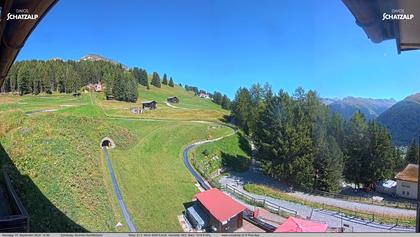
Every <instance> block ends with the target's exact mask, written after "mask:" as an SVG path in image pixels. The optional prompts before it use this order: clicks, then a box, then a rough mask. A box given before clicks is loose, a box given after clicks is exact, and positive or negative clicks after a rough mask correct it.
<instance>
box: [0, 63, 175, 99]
mask: <svg viewBox="0 0 420 237" xmlns="http://www.w3.org/2000/svg"><path fill="white" fill-rule="evenodd" d="M97 83H101V84H102V85H103V86H104V87H105V95H106V96H113V97H114V98H115V99H116V100H120V101H127V102H136V101H137V98H138V90H137V85H138V84H140V85H142V86H145V87H147V88H148V89H149V88H150V85H149V76H148V73H147V71H146V70H145V69H142V68H138V67H134V68H132V69H129V70H127V69H125V68H124V67H123V66H122V65H121V64H116V63H112V62H107V61H87V60H86V61H85V60H81V61H72V60H68V61H63V60H47V61H43V60H27V61H19V62H15V63H14V64H13V66H12V68H11V69H10V71H9V74H8V76H7V77H6V79H5V81H4V83H3V85H2V87H1V91H2V92H14V93H19V94H20V95H25V94H35V95H36V94H39V93H47V94H51V93H53V92H58V93H74V92H77V91H79V90H82V89H84V88H85V86H87V85H94V84H97ZM151 84H152V85H153V86H155V87H158V88H160V87H161V80H160V76H159V74H158V73H157V72H153V73H152V80H151ZM162 84H164V85H168V86H170V87H174V86H175V83H174V80H173V79H172V77H170V78H169V80H168V79H167V75H166V74H164V76H163V81H162Z"/></svg>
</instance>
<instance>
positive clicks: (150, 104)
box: [142, 100, 157, 110]
mask: <svg viewBox="0 0 420 237" xmlns="http://www.w3.org/2000/svg"><path fill="white" fill-rule="evenodd" d="M142 105H143V110H146V109H148V110H155V109H157V102H156V101H154V100H150V101H143V103H142Z"/></svg>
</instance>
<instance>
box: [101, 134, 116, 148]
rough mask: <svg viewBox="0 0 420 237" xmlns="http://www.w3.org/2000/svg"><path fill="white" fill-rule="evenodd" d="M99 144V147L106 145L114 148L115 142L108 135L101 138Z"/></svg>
mask: <svg viewBox="0 0 420 237" xmlns="http://www.w3.org/2000/svg"><path fill="white" fill-rule="evenodd" d="M100 146H101V148H103V147H106V148H108V149H111V148H115V142H114V141H113V140H112V139H111V138H109V137H104V138H102V140H101V144H100Z"/></svg>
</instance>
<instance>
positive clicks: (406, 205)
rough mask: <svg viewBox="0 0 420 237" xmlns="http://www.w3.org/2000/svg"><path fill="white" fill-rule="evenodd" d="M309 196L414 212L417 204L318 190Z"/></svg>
mask: <svg viewBox="0 0 420 237" xmlns="http://www.w3.org/2000/svg"><path fill="white" fill-rule="evenodd" d="M311 194H313V195H318V196H323V197H331V198H335V199H342V200H346V201H353V202H359V203H366V204H374V205H380V206H386V207H394V208H404V209H412V210H415V209H416V208H417V204H415V203H410V202H392V201H386V200H382V201H375V200H374V199H373V198H365V197H355V196H350V195H343V194H337V193H329V192H324V191H318V190H312V192H311Z"/></svg>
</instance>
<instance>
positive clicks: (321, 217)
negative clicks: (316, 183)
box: [220, 175, 414, 232]
mask: <svg viewBox="0 0 420 237" xmlns="http://www.w3.org/2000/svg"><path fill="white" fill-rule="evenodd" d="M246 180H249V178H246V179H243V178H242V177H238V176H235V175H228V176H224V177H222V178H221V179H220V184H222V185H226V184H229V185H231V186H234V187H235V188H237V189H239V190H241V191H242V192H245V193H246V194H248V195H250V196H253V197H254V198H258V199H264V198H265V199H266V200H268V201H271V202H273V203H275V204H277V205H279V206H283V207H286V208H289V209H292V210H295V211H297V213H298V215H299V216H301V217H311V219H312V220H317V221H320V222H324V223H327V224H328V226H330V227H341V226H342V224H343V225H344V224H347V225H349V226H350V229H352V231H354V232H414V228H404V227H395V226H394V225H387V224H379V223H372V222H366V221H362V220H358V219H355V218H352V217H342V216H340V215H339V214H338V213H336V212H331V211H326V210H321V209H313V208H311V207H309V206H304V205H300V204H297V203H293V202H288V201H284V200H279V199H274V198H271V197H265V196H262V195H257V194H254V193H249V192H247V191H245V190H244V189H243V184H244V183H246ZM244 181H245V182H244Z"/></svg>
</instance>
